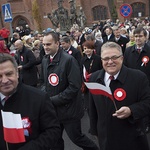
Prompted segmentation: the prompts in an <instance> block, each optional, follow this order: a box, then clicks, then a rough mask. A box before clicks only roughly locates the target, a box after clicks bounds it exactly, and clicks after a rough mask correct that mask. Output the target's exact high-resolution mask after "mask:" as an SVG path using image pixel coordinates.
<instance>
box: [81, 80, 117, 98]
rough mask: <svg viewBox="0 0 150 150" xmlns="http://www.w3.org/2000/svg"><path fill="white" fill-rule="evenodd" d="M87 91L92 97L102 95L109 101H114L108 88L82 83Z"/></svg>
mask: <svg viewBox="0 0 150 150" xmlns="http://www.w3.org/2000/svg"><path fill="white" fill-rule="evenodd" d="M84 83H85V85H86V86H87V88H88V89H89V91H90V92H91V93H92V94H94V95H104V96H107V97H109V98H110V99H111V100H114V98H113V95H112V92H111V90H110V87H106V86H104V85H102V84H99V83H92V82H90V83H87V82H84Z"/></svg>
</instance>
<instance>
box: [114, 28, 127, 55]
mask: <svg viewBox="0 0 150 150" xmlns="http://www.w3.org/2000/svg"><path fill="white" fill-rule="evenodd" d="M113 33H114V38H113V39H112V41H113V42H116V43H117V44H119V45H120V46H121V48H122V52H123V54H124V52H125V49H126V44H127V43H128V42H129V39H128V38H126V37H123V36H122V35H121V33H120V28H119V27H118V26H113Z"/></svg>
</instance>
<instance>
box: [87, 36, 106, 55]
mask: <svg viewBox="0 0 150 150" xmlns="http://www.w3.org/2000/svg"><path fill="white" fill-rule="evenodd" d="M86 41H93V42H94V48H95V53H96V54H97V55H99V56H100V53H101V47H102V44H103V43H102V42H101V41H98V40H96V38H95V36H94V34H88V35H87V36H86Z"/></svg>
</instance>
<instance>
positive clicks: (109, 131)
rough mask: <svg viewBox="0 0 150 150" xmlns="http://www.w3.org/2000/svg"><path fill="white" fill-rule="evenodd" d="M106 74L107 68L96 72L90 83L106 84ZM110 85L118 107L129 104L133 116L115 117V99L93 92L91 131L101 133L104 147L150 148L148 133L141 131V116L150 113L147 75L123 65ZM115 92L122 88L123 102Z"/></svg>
mask: <svg viewBox="0 0 150 150" xmlns="http://www.w3.org/2000/svg"><path fill="white" fill-rule="evenodd" d="M104 73H105V71H104V70H101V71H97V72H95V73H93V74H92V76H91V78H90V81H89V82H97V83H100V84H104ZM110 88H111V91H112V94H113V97H114V101H115V103H116V106H117V109H119V108H121V107H122V106H128V107H129V108H130V110H131V112H132V115H131V116H130V117H129V118H127V119H118V118H116V117H113V116H112V114H113V113H114V112H115V107H114V104H113V101H112V100H111V99H109V98H108V97H106V96H103V95H92V94H90V105H89V107H90V108H89V110H90V124H91V130H90V131H91V133H92V134H95V135H98V139H99V144H100V147H101V150H110V149H112V150H132V149H136V150H143V149H144V150H149V148H148V147H147V145H148V142H147V140H146V135H144V133H143V132H141V129H142V128H143V126H142V125H143V120H142V118H143V117H144V116H146V115H148V114H149V112H150V87H149V85H148V79H147V77H146V75H145V74H144V73H143V72H141V71H139V70H134V69H130V68H127V67H125V66H123V67H122V69H121V71H120V73H119V75H118V77H117V79H116V80H113V81H111V84H110ZM116 91H123V93H124V94H123V97H122V101H118V100H117V99H118V97H117V96H116V95H117V94H115V93H116ZM141 133H142V134H141Z"/></svg>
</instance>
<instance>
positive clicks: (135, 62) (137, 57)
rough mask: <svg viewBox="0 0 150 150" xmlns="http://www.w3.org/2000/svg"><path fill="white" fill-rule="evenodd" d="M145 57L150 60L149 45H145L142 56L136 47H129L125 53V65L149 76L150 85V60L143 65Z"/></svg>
mask: <svg viewBox="0 0 150 150" xmlns="http://www.w3.org/2000/svg"><path fill="white" fill-rule="evenodd" d="M144 57H148V58H149V59H150V46H148V45H147V44H145V45H144V47H143V50H142V52H141V53H140V54H139V53H138V52H137V51H136V47H135V45H134V46H131V47H128V48H127V49H126V50H125V53H124V64H125V65H126V66H127V67H129V68H134V69H139V70H141V71H142V72H144V73H145V74H146V75H147V77H148V79H149V84H150V60H149V61H148V62H147V63H145V64H143V58H144Z"/></svg>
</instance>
